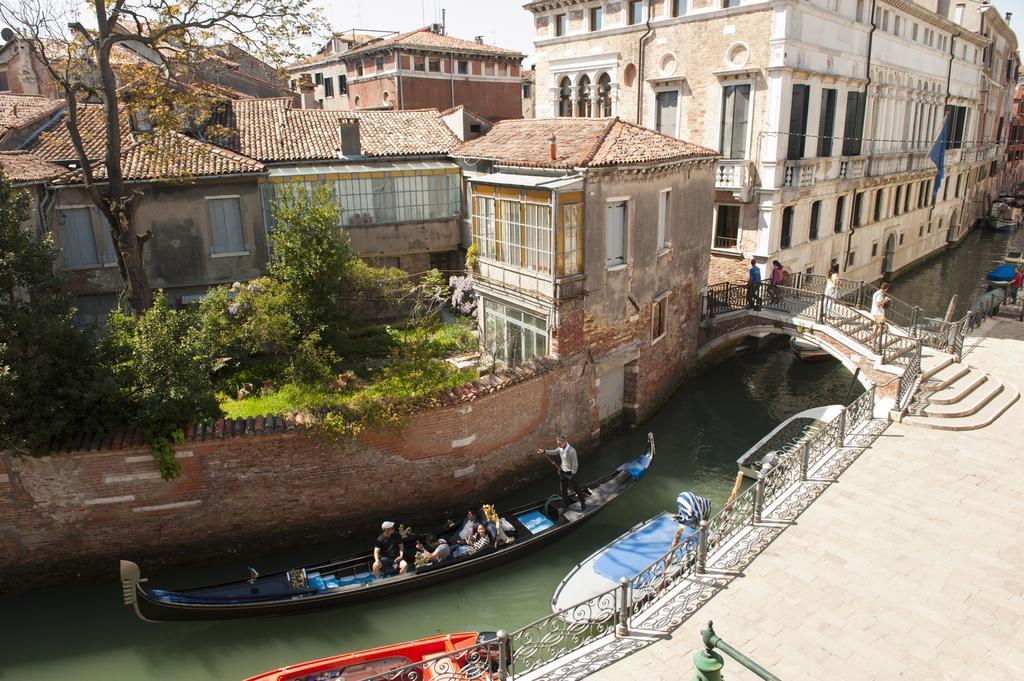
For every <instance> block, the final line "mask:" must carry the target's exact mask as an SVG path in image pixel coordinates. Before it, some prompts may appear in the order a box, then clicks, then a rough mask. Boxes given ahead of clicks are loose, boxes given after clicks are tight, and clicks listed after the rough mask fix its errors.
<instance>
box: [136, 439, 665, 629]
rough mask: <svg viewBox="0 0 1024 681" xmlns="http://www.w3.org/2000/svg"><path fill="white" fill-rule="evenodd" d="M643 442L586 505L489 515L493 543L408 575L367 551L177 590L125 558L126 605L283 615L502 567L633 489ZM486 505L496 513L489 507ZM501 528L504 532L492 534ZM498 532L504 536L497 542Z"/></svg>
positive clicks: (162, 615)
mask: <svg viewBox="0 0 1024 681" xmlns="http://www.w3.org/2000/svg"><path fill="white" fill-rule="evenodd" d="M647 440H648V446H647V451H646V452H645V453H644V454H642V455H640V456H639V457H636V458H635V459H631V460H629V461H626V462H625V463H623V464H622V465H620V466H619V467H618V468H617V469H616V470H615V471H614V472H613V473H610V474H608V475H605V476H604V477H602V478H599V479H598V480H595V481H593V482H591V483H590V484H588V485H586V488H587V489H589V491H590V495H589V496H588V497H587V503H586V508H585V509H583V510H576V509H574V508H572V506H575V504H570V506H569V507H566V506H565V505H564V503H563V502H562V500H561V498H560V497H558V496H556V495H552V496H551V497H549V498H547V499H545V500H541V501H537V502H534V503H532V504H526V505H524V506H520V507H518V508H513V509H510V510H508V511H504V512H502V513H501V515H500V518H497V517H495V518H494V519H495V520H497V521H498V522H497V523H492V524H494V525H495V529H494V534H495V535H496V536H493V537H491V539H492V542H491V543H490V544H489V545H488V546H487V547H486V548H484V549H483V550H481V551H479V552H477V553H474V554H469V555H458V554H453V556H457V557H451V558H448V559H445V560H442V561H440V562H437V563H433V564H423V565H419V566H416V567H413V566H410V569H409V571H408V572H407V573H406V574H393V575H382V576H381V577H380V578H376V577H374V576H373V574H372V571H371V566H372V564H373V551H372V550H368V551H361V552H359V553H357V554H354V555H350V556H347V557H344V558H339V559H337V560H332V561H326V562H321V563H316V564H313V565H307V566H304V567H299V568H295V569H293V570H286V571H282V572H275V573H271V574H266V575H261V574H259V572H258V571H257V570H255V569H252V568H250V574H249V577H248V578H247V579H240V580H238V581H234V582H228V583H225V584H216V585H212V586H203V587H196V588H192V589H183V590H178V591H168V590H163V589H153V588H150V587H148V586H143V583H144V582H145V581H146V580H145V579H143V578H142V576H141V571H140V569H139V566H138V565H137V564H136V563H133V562H131V561H127V560H122V561H121V585H122V589H123V596H124V602H125V604H126V605H129V606H131V607H132V608H133V610H134V611H135V613H136V614H137V615H138V616H139V617H140V618H142V619H143V620H147V621H156V622H164V621H179V620H214V619H235V618H241V617H254V616H266V615H284V614H291V613H297V612H305V611H310V610H319V609H324V608H330V607H335V606H338V605H344V604H349V603H354V602H357V601H365V600H370V599H374V598H380V597H384V596H388V595H392V594H396V593H400V592H404V591H407V590H410V589H414V588H416V589H418V588H423V587H426V586H430V585H432V584H435V583H437V582H440V581H443V580H445V579H448V578H451V577H454V576H456V575H461V574H465V573H467V572H471V571H474V570H482V569H485V568H487V567H492V566H495V565H499V564H503V563H505V562H507V561H508V560H511V559H512V558H516V557H519V556H521V555H523V554H524V553H526V552H528V551H531V550H534V549H537V548H540V547H541V546H544V545H546V544H548V543H550V542H551V541H554V540H555V539H557V538H558V537H561V536H563V535H564V534H565V533H567V532H570V531H572V530H573V529H575V528H576V527H578V526H579V525H581V524H582V523H584V522H586V521H587V520H589V519H590V518H592V517H593V516H594V515H595V514H597V513H598V512H599V511H600V510H601V509H602V508H604V507H605V506H607V505H608V504H609V503H611V502H612V501H613V500H614V499H616V498H617V497H618V496H620V495H621V494H622V493H623V492H625V491H626V490H627V489H629V488H630V487H632V486H633V485H634V484H635V483H636V482H637V481H638V480H640V479H641V478H642V477H643V475H644V473H645V472H646V471H647V469H648V468H649V467H650V465H651V462H652V461H653V460H654V436H653V435H651V434H648V436H647ZM487 508H490V510H491V511H492V512H493V508H491V507H487ZM481 511H482V512H481V513H480V514H479V515H478V517H480V518H483V517H485V516H486V515H487V509H481ZM483 524H487V523H483ZM438 525H439V526H440V529H438V530H436V531H435V532H433V533H431V534H432V535H433V536H434V537H439V538H445V539H450V540H451V539H454V538H455V537H456V536H457V535H458V532H459V525H458V524H455V523H451V522H450V521H449V522H447V523H444V522H442V523H439V524H438ZM499 527H500V528H501V532H497V529H498V528H499ZM489 531H490V529H489ZM426 536H427V535H415V536H412V537H406V538H403V540H404V541H411V542H413V543H414V542H415V541H416V540H417V539H423V538H425V537H426ZM502 536H504V537H505V539H507V541H502V539H501V538H502ZM367 543H369V542H367ZM452 545H454V541H452Z"/></svg>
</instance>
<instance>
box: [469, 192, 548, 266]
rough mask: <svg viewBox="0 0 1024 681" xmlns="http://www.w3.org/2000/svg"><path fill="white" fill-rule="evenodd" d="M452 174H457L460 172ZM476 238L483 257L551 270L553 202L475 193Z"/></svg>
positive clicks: (510, 263)
mask: <svg viewBox="0 0 1024 681" xmlns="http://www.w3.org/2000/svg"><path fill="white" fill-rule="evenodd" d="M452 177H454V178H456V179H457V178H458V175H457V174H453V175H452ZM473 234H474V237H473V240H474V243H476V244H478V249H479V251H480V255H481V257H485V258H491V259H493V260H497V261H498V262H502V263H505V264H506V265H512V266H513V267H517V268H519V269H523V270H529V271H531V272H545V273H549V274H550V273H551V265H552V252H553V244H552V236H553V228H552V225H551V206H550V205H549V204H547V203H535V202H533V201H531V200H520V199H494V198H491V197H488V196H475V197H474V207H473Z"/></svg>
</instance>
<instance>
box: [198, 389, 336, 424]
mask: <svg viewBox="0 0 1024 681" xmlns="http://www.w3.org/2000/svg"><path fill="white" fill-rule="evenodd" d="M218 397H219V398H220V408H221V409H222V410H223V411H224V416H225V418H231V419H237V418H249V417H250V416H266V415H267V414H284V413H287V412H293V411H301V410H302V409H308V408H312V407H332V406H337V405H339V404H341V403H342V402H343V401H344V398H345V394H344V393H341V392H339V391H337V390H332V389H328V388H323V387H319V386H310V385H296V384H295V383H285V384H284V385H283V386H281V387H280V388H279V389H278V390H274V391H272V392H268V393H267V394H265V395H251V396H249V397H247V398H245V399H244V400H236V399H232V398H231V397H229V396H227V395H225V394H224V393H220V394H219V395H218Z"/></svg>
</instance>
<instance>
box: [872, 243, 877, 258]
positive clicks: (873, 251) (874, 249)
mask: <svg viewBox="0 0 1024 681" xmlns="http://www.w3.org/2000/svg"><path fill="white" fill-rule="evenodd" d="M876 255H878V242H877V241H876V242H874V243H873V244H871V257H872V258H873V257H875V256H876Z"/></svg>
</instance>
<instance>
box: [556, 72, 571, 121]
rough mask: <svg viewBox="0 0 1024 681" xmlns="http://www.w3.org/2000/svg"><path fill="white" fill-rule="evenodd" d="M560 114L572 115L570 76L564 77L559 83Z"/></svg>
mask: <svg viewBox="0 0 1024 681" xmlns="http://www.w3.org/2000/svg"><path fill="white" fill-rule="evenodd" d="M558 115H559V116H563V117H564V116H572V81H571V80H569V76H566V77H565V78H562V82H561V83H559V85H558Z"/></svg>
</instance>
